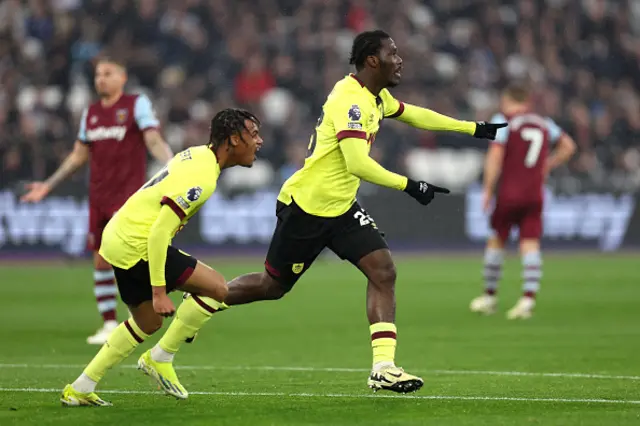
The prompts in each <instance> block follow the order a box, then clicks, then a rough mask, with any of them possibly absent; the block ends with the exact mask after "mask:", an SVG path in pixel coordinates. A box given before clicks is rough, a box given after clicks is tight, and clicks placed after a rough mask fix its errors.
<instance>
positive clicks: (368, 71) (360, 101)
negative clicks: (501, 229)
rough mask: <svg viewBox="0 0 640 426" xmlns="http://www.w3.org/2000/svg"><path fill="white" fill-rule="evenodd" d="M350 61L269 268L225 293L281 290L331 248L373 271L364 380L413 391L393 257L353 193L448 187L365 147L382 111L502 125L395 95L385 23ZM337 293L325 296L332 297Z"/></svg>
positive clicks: (422, 124) (438, 123)
mask: <svg viewBox="0 0 640 426" xmlns="http://www.w3.org/2000/svg"><path fill="white" fill-rule="evenodd" d="M350 62H351V64H353V65H355V67H356V71H357V72H356V74H355V75H354V74H351V75H348V76H346V77H345V78H343V79H342V80H341V81H339V82H338V83H337V84H336V85H335V86H334V88H333V90H332V92H331V93H330V94H329V96H328V98H327V101H326V103H325V104H324V107H323V112H322V115H321V116H320V118H319V119H318V124H317V127H316V129H315V132H314V134H313V136H312V137H311V140H310V143H309V147H308V152H307V158H306V161H305V163H304V166H303V167H302V169H300V170H298V171H297V172H296V173H295V174H294V175H293V176H292V177H290V178H289V179H288V180H287V181H286V182H285V183H284V185H283V187H282V189H281V191H280V195H279V196H278V203H277V208H276V215H277V217H278V221H277V225H276V229H275V232H274V235H273V238H272V240H271V244H270V246H269V251H268V253H267V259H266V262H265V271H263V272H256V273H252V274H247V275H243V276H241V277H238V278H236V279H234V280H232V281H231V282H230V283H229V295H228V297H227V298H226V299H225V302H226V303H227V304H228V305H240V304H244V303H251V302H255V301H259V300H273V299H279V298H281V297H282V296H284V295H285V294H286V293H287V292H289V291H290V290H291V289H292V288H293V286H294V284H295V283H296V281H298V279H299V278H300V277H301V276H302V275H303V274H304V272H305V271H306V270H307V269H308V268H309V267H310V266H311V264H312V263H313V262H314V261H315V259H316V257H317V256H318V255H319V254H320V252H321V251H322V250H323V249H324V248H325V247H328V248H329V249H331V250H332V251H333V252H335V253H336V254H337V255H338V256H340V257H341V258H342V259H345V260H348V261H349V262H351V263H352V264H353V265H355V266H356V267H357V268H358V269H360V270H361V271H362V272H363V273H364V275H365V276H366V277H367V279H368V287H367V315H368V318H369V323H370V335H371V342H372V343H371V344H372V350H373V368H372V372H371V375H370V377H369V380H368V385H369V386H370V387H371V388H373V389H376V390H377V389H388V390H392V391H395V392H401V393H404V392H412V391H416V390H418V389H420V387H421V386H422V384H423V381H422V379H421V378H419V377H416V376H414V375H411V374H408V373H405V372H404V371H403V370H402V369H401V368H398V367H396V365H395V349H396V326H395V311H396V306H395V283H396V269H395V265H394V263H393V259H392V257H391V252H390V251H389V248H388V246H387V243H386V241H385V240H384V238H383V237H382V235H381V234H380V232H379V231H378V228H377V226H376V224H375V222H374V220H373V219H372V218H371V216H369V214H368V213H367V212H366V211H365V210H364V209H362V208H361V207H360V205H359V204H358V202H357V201H356V193H357V191H358V187H359V186H360V181H361V180H365V181H368V182H371V183H374V184H376V185H381V186H386V187H388V188H393V189H397V190H399V191H404V192H406V193H407V194H409V195H410V196H411V197H413V198H415V199H416V200H417V201H418V202H420V203H421V204H423V205H426V204H429V203H430V202H431V201H432V200H433V198H434V196H435V194H436V193H448V192H449V191H448V190H446V189H444V188H439V187H437V186H435V185H431V184H428V183H426V182H416V181H414V180H411V179H407V178H406V177H405V176H401V175H398V174H396V173H392V172H390V171H388V170H386V169H385V168H383V167H382V166H381V165H380V164H378V163H377V162H375V161H374V160H373V159H372V158H371V157H370V156H369V150H370V148H371V145H372V144H373V143H374V141H375V138H376V134H377V132H378V129H379V128H380V124H381V123H382V120H383V119H384V118H394V119H397V120H400V121H402V122H405V123H407V124H410V125H412V126H414V127H417V128H420V129H427V130H445V131H454V132H460V133H465V134H468V135H473V136H475V137H478V138H490V139H493V138H494V137H495V135H496V130H497V129H498V128H500V127H503V126H506V124H487V123H474V122H469V121H460V120H456V119H453V118H450V117H447V116H444V115H440V114H438V113H436V112H434V111H431V110H428V109H425V108H420V107H417V106H413V105H409V104H403V103H402V102H399V101H398V100H396V99H395V98H394V97H393V96H392V95H391V93H389V90H388V88H390V87H394V86H396V85H397V84H398V83H400V78H401V75H402V59H401V58H400V56H398V49H397V47H396V45H395V43H394V41H393V40H392V39H391V37H390V36H389V35H388V34H386V33H385V32H383V31H370V32H365V33H362V34H359V35H358V36H357V37H356V38H355V40H354V42H353V47H352V52H351V61H350ZM331 297H332V296H331V295H328V298H327V301H325V302H324V303H331ZM333 297H340V296H339V295H333Z"/></svg>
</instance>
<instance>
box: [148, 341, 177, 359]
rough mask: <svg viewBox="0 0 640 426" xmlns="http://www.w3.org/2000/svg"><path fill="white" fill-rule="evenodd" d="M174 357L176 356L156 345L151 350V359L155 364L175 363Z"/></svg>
mask: <svg viewBox="0 0 640 426" xmlns="http://www.w3.org/2000/svg"><path fill="white" fill-rule="evenodd" d="M174 356H175V354H172V353H171V352H167V351H165V350H164V349H162V348H161V347H160V345H155V346H154V347H153V348H151V359H153V360H154V361H155V362H173V357H174Z"/></svg>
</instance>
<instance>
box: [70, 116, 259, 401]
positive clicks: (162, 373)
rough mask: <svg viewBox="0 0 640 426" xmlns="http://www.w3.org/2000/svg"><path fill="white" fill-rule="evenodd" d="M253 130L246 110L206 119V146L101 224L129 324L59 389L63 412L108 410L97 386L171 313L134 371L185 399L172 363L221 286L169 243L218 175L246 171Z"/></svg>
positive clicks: (104, 250) (216, 303)
mask: <svg viewBox="0 0 640 426" xmlns="http://www.w3.org/2000/svg"><path fill="white" fill-rule="evenodd" d="M259 127H260V121H259V120H258V118H257V117H256V116H255V115H253V114H252V113H250V112H248V111H245V110H241V109H225V110H222V111H220V112H219V113H218V114H216V116H215V117H214V118H213V119H212V120H211V134H210V137H209V143H208V144H207V145H200V146H195V147H192V148H189V149H187V150H185V151H182V152H180V153H179V154H177V155H176V156H175V157H174V158H173V159H172V160H171V161H169V163H168V164H167V166H166V167H164V168H163V169H162V170H160V171H159V172H158V173H156V175H155V176H153V177H152V178H151V179H150V180H149V181H148V182H147V183H146V184H144V185H143V186H142V187H141V188H140V189H139V190H138V191H137V192H136V193H135V194H133V195H132V196H131V197H130V198H129V199H128V200H127V202H126V203H125V204H124V206H122V208H121V209H120V210H119V211H118V212H117V213H116V215H115V216H114V217H113V219H111V221H109V224H108V225H107V227H106V228H105V230H104V234H103V235H102V245H101V247H100V255H101V256H102V257H104V258H105V259H106V261H107V262H109V264H110V265H111V266H113V269H114V271H115V275H116V279H117V282H118V288H119V290H120V296H121V298H122V301H123V302H124V303H126V304H127V306H128V308H129V311H130V312H131V318H129V319H128V320H126V321H124V322H123V323H121V324H120V325H118V327H116V329H115V330H114V331H113V333H112V334H111V335H110V336H109V338H108V340H107V343H106V344H105V345H104V346H103V347H102V349H100V352H98V354H97V355H96V356H95V357H94V358H93V360H92V361H91V362H90V363H89V365H88V366H87V367H86V368H85V370H84V372H83V373H82V374H81V375H80V376H79V377H78V379H77V380H76V381H75V382H73V384H70V385H67V386H66V387H65V388H64V391H63V393H62V398H61V402H62V404H63V405H67V406H80V405H89V406H107V405H111V404H110V403H109V402H106V401H104V400H102V399H101V398H100V397H98V395H97V394H96V393H95V392H94V390H95V387H96V385H97V383H98V382H99V381H100V380H101V379H102V377H103V376H104V375H105V373H106V372H107V370H108V369H109V368H111V367H113V366H114V365H116V364H118V363H120V362H122V361H123V360H124V359H125V358H127V356H129V355H130V354H131V353H132V352H133V351H134V349H135V348H136V347H137V346H138V345H139V344H140V343H142V342H143V341H144V340H145V339H146V338H147V337H149V336H150V335H151V334H153V333H155V332H156V331H157V330H158V329H160V327H161V326H162V321H163V317H170V316H173V315H174V313H175V314H176V318H175V319H174V320H173V322H172V323H171V325H170V326H169V328H168V329H167V331H166V333H165V334H164V336H163V337H162V338H161V339H160V341H159V342H158V344H157V345H155V346H154V347H153V348H152V349H151V350H148V351H147V352H145V353H144V354H143V355H142V356H141V357H140V359H139V360H138V368H139V369H141V370H142V371H143V372H144V373H145V374H148V375H150V376H151V377H153V378H154V379H155V380H156V381H157V382H158V385H160V387H161V388H162V389H163V390H164V392H165V393H167V394H169V395H173V396H175V397H176V398H179V399H185V398H187V396H188V393H187V391H186V389H185V388H184V387H183V386H182V385H181V384H180V381H179V380H178V377H177V375H176V373H175V370H174V368H173V357H174V355H175V353H176V352H177V351H178V349H179V348H180V346H181V345H182V343H183V342H185V341H187V340H189V339H192V338H193V337H194V336H195V333H197V331H198V330H199V329H200V328H201V327H202V326H203V325H204V324H205V323H206V322H207V321H208V320H209V319H210V318H211V315H212V314H213V313H214V312H216V311H217V310H220V309H224V308H225V306H226V305H225V304H224V303H223V301H224V298H225V297H226V295H227V283H226V281H225V279H224V277H223V276H222V275H221V274H220V273H218V272H217V271H215V270H213V269H212V268H210V267H209V266H207V265H205V264H204V263H202V262H200V261H198V260H197V259H195V258H194V257H192V256H190V255H188V254H186V253H185V252H183V251H181V250H178V249H176V248H174V247H173V246H172V245H171V239H172V238H173V236H174V235H175V234H176V233H177V232H178V231H179V230H180V229H182V227H183V226H184V225H185V224H186V223H187V221H188V220H189V218H191V217H192V216H193V215H194V214H195V213H196V212H197V211H198V210H199V209H200V207H202V205H203V204H204V203H205V201H206V200H207V199H209V197H211V195H212V194H213V192H214V191H215V189H216V184H217V181H218V177H219V176H220V171H221V170H222V169H225V168H228V167H234V166H243V167H251V166H252V165H253V162H254V160H255V156H256V151H258V150H259V149H260V147H261V146H262V138H261V137H260V134H259ZM173 290H181V291H183V292H185V293H188V295H187V296H186V297H185V298H184V300H183V301H182V303H181V304H180V307H179V308H178V309H177V311H176V309H175V307H174V305H173V302H172V301H171V299H169V297H168V296H167V293H169V292H171V291H173Z"/></svg>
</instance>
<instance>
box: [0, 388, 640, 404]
mask: <svg viewBox="0 0 640 426" xmlns="http://www.w3.org/2000/svg"><path fill="white" fill-rule="evenodd" d="M0 392H35V393H60V392H61V389H52V388H0ZM99 392H100V393H103V394H115V395H164V394H163V393H162V392H152V391H135V390H122V389H110V390H109V389H107V390H101V391H99ZM189 393H190V394H191V395H208V396H267V397H290V398H344V399H369V398H384V399H399V400H402V399H422V400H429V399H430V400H451V401H507V402H557V403H560V402H561V403H576V404H630V405H640V401H639V400H624V399H599V398H526V397H510V396H453V395H385V394H382V395H374V394H369V395H365V394H361V395H360V394H344V393H286V392H204V391H200V392H198V391H196V392H189Z"/></svg>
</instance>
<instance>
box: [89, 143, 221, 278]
mask: <svg viewBox="0 0 640 426" xmlns="http://www.w3.org/2000/svg"><path fill="white" fill-rule="evenodd" d="M219 176H220V166H219V165H218V160H217V159H216V156H215V154H214V153H213V151H211V149H210V148H209V147H208V146H205V145H202V146H197V147H193V148H189V149H187V150H185V151H182V152H180V153H178V154H176V156H175V157H173V159H172V160H171V161H169V163H168V164H167V165H166V166H165V167H164V168H163V169H162V170H160V171H159V172H158V173H156V175H155V176H153V177H152V178H151V179H150V180H149V181H148V182H147V183H146V184H144V185H143V186H142V187H141V188H140V189H139V190H138V191H137V192H136V193H134V194H133V195H132V196H131V197H130V198H129V199H128V200H127V202H126V203H125V204H124V205H123V206H122V208H121V209H120V210H118V212H117V213H116V214H115V215H114V216H113V218H112V219H111V220H110V221H109V223H108V224H107V226H106V227H105V230H104V233H103V234H102V244H101V246H100V255H101V256H102V257H104V258H105V259H106V260H107V262H109V263H110V264H111V265H113V266H117V267H118V268H122V269H128V268H130V267H132V266H134V265H135V264H136V263H138V261H140V259H143V260H148V254H147V239H148V238H149V232H150V230H151V226H152V225H153V224H154V223H155V221H156V219H157V218H158V214H159V213H160V209H161V208H162V206H163V205H167V206H169V207H171V209H172V210H173V211H174V212H175V213H176V214H177V215H178V217H180V219H181V225H180V228H179V229H181V228H182V227H183V226H184V225H185V224H186V223H187V221H188V220H189V218H191V217H192V216H193V215H194V214H195V213H196V212H197V211H198V210H199V209H200V207H202V205H203V204H204V202H205V201H207V199H209V197H211V195H212V194H213V192H214V191H215V189H216V185H217V182H218V177H219ZM179 229H178V230H179ZM178 230H176V232H177V231H178Z"/></svg>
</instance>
